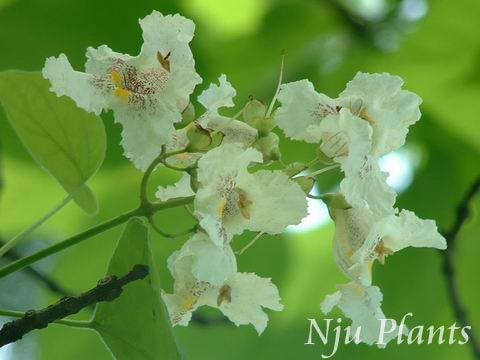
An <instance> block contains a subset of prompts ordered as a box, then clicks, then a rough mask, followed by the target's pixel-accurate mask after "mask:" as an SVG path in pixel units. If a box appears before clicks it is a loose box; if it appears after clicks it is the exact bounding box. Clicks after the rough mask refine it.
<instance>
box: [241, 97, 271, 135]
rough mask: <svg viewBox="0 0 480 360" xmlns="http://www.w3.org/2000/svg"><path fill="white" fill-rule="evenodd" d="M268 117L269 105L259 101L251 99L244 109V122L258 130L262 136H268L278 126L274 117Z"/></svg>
mask: <svg viewBox="0 0 480 360" xmlns="http://www.w3.org/2000/svg"><path fill="white" fill-rule="evenodd" d="M266 115H267V105H266V104H265V103H263V102H262V101H260V100H257V99H253V98H252V99H250V101H249V102H248V103H247V105H245V108H244V109H243V120H245V122H246V123H247V124H248V125H250V126H251V127H253V128H255V129H257V130H258V133H259V135H260V136H266V135H268V134H269V133H270V132H271V131H272V130H273V128H274V127H275V125H276V123H275V119H274V118H273V116H268V117H267V116H266Z"/></svg>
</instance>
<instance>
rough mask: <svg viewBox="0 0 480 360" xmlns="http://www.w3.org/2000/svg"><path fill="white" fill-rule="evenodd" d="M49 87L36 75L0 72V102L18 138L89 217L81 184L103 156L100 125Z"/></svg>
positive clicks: (90, 202) (89, 201)
mask: <svg viewBox="0 0 480 360" xmlns="http://www.w3.org/2000/svg"><path fill="white" fill-rule="evenodd" d="M49 88H50V85H49V82H48V81H47V80H45V79H43V78H42V76H41V75H40V73H37V72H24V71H5V72H2V73H0V102H1V104H2V105H3V107H4V109H5V112H6V114H7V118H8V120H9V122H10V124H11V125H12V127H13V129H14V130H15V131H16V133H17V135H18V137H19V138H20V139H21V140H22V142H23V143H24V145H25V146H26V147H27V149H28V150H29V151H30V153H31V155H32V157H33V158H34V159H35V161H36V162H37V163H39V164H40V165H41V166H43V167H44V168H45V169H46V170H47V171H48V172H49V173H50V174H51V175H52V176H53V177H55V179H57V181H58V182H59V183H60V184H61V185H62V186H63V188H64V189H65V190H66V191H67V192H68V193H69V194H71V195H73V196H74V201H75V202H76V203H77V204H78V205H79V206H80V207H81V208H82V209H83V210H85V211H86V212H87V213H95V212H96V211H97V207H98V206H97V201H96V197H95V195H94V193H93V192H92V190H91V189H90V188H89V187H88V186H86V185H85V184H86V182H87V180H88V179H89V178H90V177H91V176H92V175H93V174H95V172H96V171H97V170H98V168H99V167H100V165H101V164H102V162H103V159H104V157H105V149H106V137H105V129H104V126H103V122H102V120H101V119H100V118H99V117H98V116H95V115H93V114H89V113H87V112H85V111H83V110H81V109H80V108H78V107H77V106H76V105H75V103H74V102H73V101H72V100H70V99H68V98H67V97H65V96H62V97H60V98H59V97H57V96H56V95H55V94H54V93H52V92H51V91H50V90H49Z"/></svg>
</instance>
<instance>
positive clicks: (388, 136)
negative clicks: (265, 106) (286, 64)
mask: <svg viewBox="0 0 480 360" xmlns="http://www.w3.org/2000/svg"><path fill="white" fill-rule="evenodd" d="M402 85H403V81H402V80H401V79H400V78H399V77H395V76H391V75H388V74H364V73H358V74H357V75H356V76H355V78H354V79H353V80H352V81H350V82H349V83H348V85H347V88H346V89H345V91H343V92H342V93H341V94H340V96H339V98H337V99H331V98H329V97H328V96H326V95H324V94H319V93H317V92H316V91H315V89H314V87H313V85H312V84H311V83H310V82H309V81H307V80H302V81H297V82H293V83H289V84H284V85H282V87H281V90H280V93H279V96H278V99H279V101H280V102H281V103H282V106H281V107H279V108H278V110H277V112H276V120H277V123H278V126H279V127H280V128H281V129H282V130H283V131H284V132H285V134H286V135H287V136H289V137H291V138H292V139H296V140H304V141H306V142H310V143H320V149H321V150H322V152H323V153H324V154H325V155H326V156H327V157H330V158H331V159H333V160H334V161H336V162H338V163H339V164H340V165H341V168H342V171H343V172H344V174H345V179H344V180H343V181H342V183H341V184H340V187H341V190H342V193H343V194H344V195H345V197H346V198H347V200H348V202H349V203H351V204H352V205H353V206H355V207H368V208H370V210H372V211H373V212H374V213H375V214H376V215H387V214H389V213H391V209H393V204H394V203H395V197H396V194H395V192H394V191H393V190H392V189H391V188H390V187H389V186H388V185H387V184H386V174H385V173H382V172H381V171H380V169H379V167H378V164H377V160H378V158H379V157H380V156H381V155H384V154H386V153H387V152H389V151H392V150H395V149H397V148H398V147H400V146H401V145H403V143H404V142H405V137H406V134H407V132H408V127H409V126H410V125H412V124H413V123H415V122H416V121H418V119H419V118H420V110H419V105H420V103H421V99H420V98H419V97H418V96H417V95H415V94H413V93H411V92H408V91H405V90H402V89H401V87H402Z"/></svg>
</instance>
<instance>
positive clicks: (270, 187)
mask: <svg viewBox="0 0 480 360" xmlns="http://www.w3.org/2000/svg"><path fill="white" fill-rule="evenodd" d="M239 186H240V187H241V188H242V190H243V191H244V192H245V194H246V197H247V199H248V200H249V201H250V202H251V203H252V204H251V206H250V209H249V212H250V219H249V220H248V221H247V223H246V224H245V226H246V227H247V229H248V230H253V231H263V232H265V233H268V234H280V233H282V232H283V231H284V230H285V228H286V227H287V226H289V225H298V224H299V223H300V222H301V221H302V219H303V218H304V217H305V216H307V214H308V206H307V200H306V196H305V193H304V192H303V190H302V189H301V188H300V186H299V185H298V184H297V183H295V182H294V181H292V180H291V179H289V178H288V176H287V175H286V174H285V173H284V172H282V171H268V170H260V171H257V172H255V173H254V174H253V175H252V174H249V176H245V177H239Z"/></svg>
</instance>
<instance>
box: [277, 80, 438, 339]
mask: <svg viewBox="0 0 480 360" xmlns="http://www.w3.org/2000/svg"><path fill="white" fill-rule="evenodd" d="M402 85H403V81H402V80H401V79H400V78H399V77H396V76H391V75H388V74H365V73H358V74H357V75H356V76H355V78H354V79H353V80H352V81H350V82H349V83H348V84H347V87H346V89H345V90H344V91H343V92H342V93H341V94H340V95H339V96H338V98H336V99H331V98H329V97H328V96H326V95H324V94H319V93H317V92H316V91H315V89H314V88H313V85H312V84H311V83H310V82H309V81H307V80H302V81H297V82H293V83H288V84H284V85H282V87H281V90H280V94H279V96H278V98H279V101H280V102H281V104H282V106H281V107H280V108H279V109H278V110H277V115H276V119H277V122H278V126H279V127H280V128H281V129H282V130H283V131H284V132H285V134H286V135H287V136H289V137H291V138H292V139H296V140H303V141H306V142H309V143H318V144H319V148H320V151H321V152H322V156H324V157H326V158H327V159H329V160H330V161H331V162H335V163H338V164H339V165H340V167H341V169H342V171H343V173H344V178H343V180H342V181H341V183H340V190H339V191H338V193H335V194H328V195H327V196H326V197H325V199H326V201H327V203H328V205H329V212H330V215H331V217H332V219H333V220H334V221H335V229H336V230H335V238H334V251H335V258H336V262H337V264H338V267H339V268H340V269H341V270H342V271H343V272H344V273H345V274H346V275H347V276H348V277H349V278H350V279H351V280H352V282H350V283H348V284H345V285H339V286H338V291H337V292H336V293H334V294H332V295H329V296H327V298H326V299H325V301H324V302H323V303H322V311H323V312H324V313H328V312H330V310H331V309H332V308H333V307H334V306H338V307H339V308H340V309H341V310H342V311H343V313H344V314H345V315H346V316H348V317H350V318H351V319H352V321H353V328H354V329H353V330H354V331H355V329H356V328H357V327H359V326H361V327H362V332H361V334H362V338H361V340H362V341H363V342H366V343H368V344H373V343H374V342H375V341H376V339H378V334H379V331H380V322H379V321H378V319H381V318H385V315H384V314H383V312H382V310H381V308H380V305H381V302H382V293H381V292H380V290H379V288H378V287H376V286H372V268H373V263H374V262H375V260H378V261H379V262H380V263H382V264H383V263H384V261H385V257H387V256H388V255H391V254H393V253H395V252H397V251H399V250H402V249H403V248H406V247H408V246H413V247H433V248H437V249H445V248H446V241H445V239H444V238H443V237H442V236H441V235H440V234H439V233H438V231H437V227H436V225H435V222H434V221H432V220H422V219H420V218H418V217H417V216H415V214H414V213H413V212H411V211H408V210H402V211H400V212H399V211H398V209H396V208H394V203H395V198H396V193H395V191H394V190H393V189H392V188H390V187H389V186H388V185H387V183H386V177H387V175H388V174H386V173H384V172H382V171H381V170H380V168H379V165H378V159H379V158H380V157H381V156H382V155H385V154H387V153H389V152H391V151H394V150H396V149H398V148H399V147H400V146H402V145H403V144H404V143H405V137H406V135H407V133H408V130H409V126H410V125H412V124H414V123H415V122H416V121H418V120H419V119H420V110H419V105H420V103H421V99H420V98H419V97H418V96H417V95H415V94H413V93H411V92H409V91H406V90H402ZM404 330H405V329H404ZM391 335H392V334H391ZM394 337H395V335H392V336H391V337H390V339H392V338H394ZM387 340H388V339H387Z"/></svg>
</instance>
